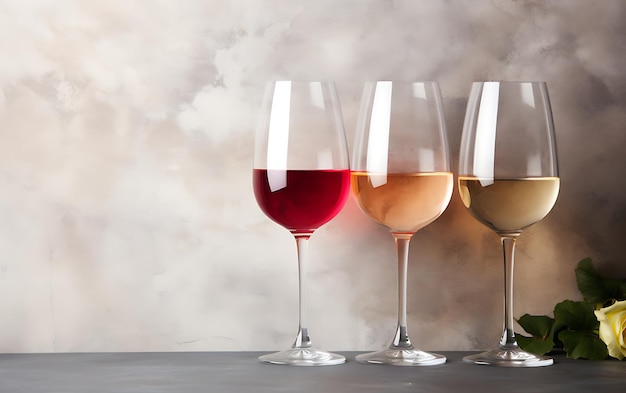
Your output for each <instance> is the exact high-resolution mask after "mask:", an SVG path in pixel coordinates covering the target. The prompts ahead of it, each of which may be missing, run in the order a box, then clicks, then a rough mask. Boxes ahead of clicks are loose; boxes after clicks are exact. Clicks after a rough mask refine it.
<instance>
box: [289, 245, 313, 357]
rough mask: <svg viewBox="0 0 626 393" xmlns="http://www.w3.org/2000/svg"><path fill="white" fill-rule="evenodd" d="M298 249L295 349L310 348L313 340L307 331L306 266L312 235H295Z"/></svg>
mask: <svg viewBox="0 0 626 393" xmlns="http://www.w3.org/2000/svg"><path fill="white" fill-rule="evenodd" d="M294 237H295V238H296V248H297V249H298V335H297V336H296V340H295V341H294V343H293V348H310V347H311V338H310V337H309V332H308V329H307V308H306V306H307V303H306V302H307V297H306V295H307V287H306V280H305V275H306V265H307V251H308V245H309V237H310V235H300V234H295V235H294Z"/></svg>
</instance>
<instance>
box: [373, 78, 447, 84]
mask: <svg viewBox="0 0 626 393" xmlns="http://www.w3.org/2000/svg"><path fill="white" fill-rule="evenodd" d="M367 82H369V83H376V82H391V83H406V84H410V83H439V82H438V81H436V80H432V79H428V80H417V79H416V80H408V79H376V80H368V81H367Z"/></svg>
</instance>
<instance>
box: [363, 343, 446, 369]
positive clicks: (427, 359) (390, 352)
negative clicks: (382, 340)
mask: <svg viewBox="0 0 626 393" xmlns="http://www.w3.org/2000/svg"><path fill="white" fill-rule="evenodd" d="M356 361H357V362H359V363H369V364H386V365H390V366H436V365H439V364H444V363H445V362H446V357H445V356H443V355H439V354H436V353H430V352H424V351H421V350H419V349H415V348H413V347H408V348H396V347H390V348H387V349H384V350H382V351H378V352H371V353H364V354H361V355H357V357H356Z"/></svg>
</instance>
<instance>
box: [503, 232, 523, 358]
mask: <svg viewBox="0 0 626 393" xmlns="http://www.w3.org/2000/svg"><path fill="white" fill-rule="evenodd" d="M518 236H519V233H517V234H506V235H504V234H501V235H500V240H501V241H502V250H503V252H504V329H503V332H502V338H501V339H500V347H501V348H504V349H515V348H519V345H518V344H517V340H516V339H515V328H514V326H513V267H514V264H515V241H516V240H517V237H518Z"/></svg>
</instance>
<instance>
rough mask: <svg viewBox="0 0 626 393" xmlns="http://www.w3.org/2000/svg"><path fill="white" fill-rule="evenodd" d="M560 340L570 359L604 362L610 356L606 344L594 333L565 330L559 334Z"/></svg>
mask: <svg viewBox="0 0 626 393" xmlns="http://www.w3.org/2000/svg"><path fill="white" fill-rule="evenodd" d="M559 340H561V341H562V342H563V347H564V349H565V352H566V353H567V357H569V358H573V359H580V358H585V359H590V360H603V359H606V358H607V356H608V355H609V353H608V350H607V348H606V345H605V344H604V342H602V340H600V338H599V337H598V335H597V334H595V333H594V332H592V331H575V332H574V331H570V330H564V331H562V332H561V333H559Z"/></svg>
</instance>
